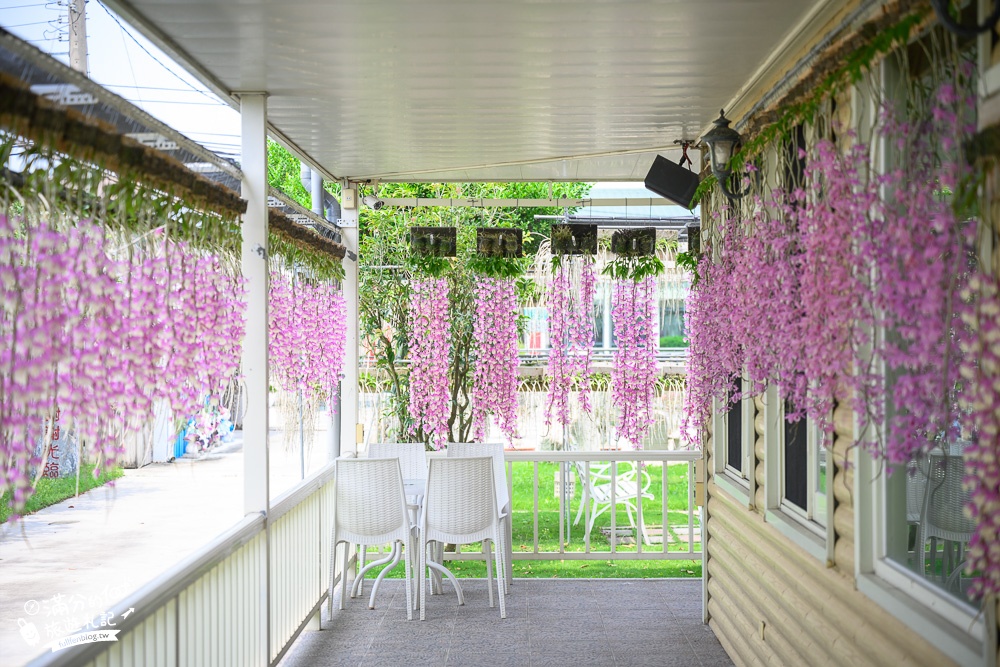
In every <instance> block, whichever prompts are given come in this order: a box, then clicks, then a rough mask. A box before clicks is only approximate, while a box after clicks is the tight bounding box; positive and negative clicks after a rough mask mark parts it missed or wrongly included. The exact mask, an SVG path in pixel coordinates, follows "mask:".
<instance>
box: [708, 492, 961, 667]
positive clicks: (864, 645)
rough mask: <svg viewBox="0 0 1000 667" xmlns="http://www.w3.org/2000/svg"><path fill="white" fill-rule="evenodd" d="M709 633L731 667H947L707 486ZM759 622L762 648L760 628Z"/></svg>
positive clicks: (838, 579)
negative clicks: (903, 666)
mask: <svg viewBox="0 0 1000 667" xmlns="http://www.w3.org/2000/svg"><path fill="white" fill-rule="evenodd" d="M708 494H709V500H708V505H707V508H706V515H707V521H706V529H707V534H708V536H709V537H708V540H707V542H706V571H705V579H706V585H707V587H708V616H709V626H710V627H711V628H712V630H713V631H714V632H715V634H716V636H718V637H719V640H720V641H721V642H722V644H723V646H724V647H725V648H726V650H727V652H728V653H729V655H730V657H731V658H732V659H733V661H734V662H735V663H736V664H737V665H823V664H831V665H893V666H895V665H928V666H931V665H934V666H935V667H940V666H942V665H952V664H954V662H952V661H951V660H950V659H949V658H948V657H947V656H945V655H944V654H942V653H941V652H940V651H938V650H937V649H935V648H934V647H933V646H931V645H930V644H929V643H928V642H927V641H926V640H924V639H923V638H922V637H920V636H919V635H918V634H916V633H914V632H913V631H911V630H910V629H909V628H907V627H906V626H905V625H903V624H902V623H901V622H899V621H897V620H896V619H895V618H893V617H891V616H890V615H889V614H887V613H886V612H885V611H883V610H882V608H881V607H879V606H878V605H877V604H875V603H874V602H872V601H871V600H869V599H868V598H867V597H865V596H864V595H863V594H861V593H859V592H858V591H856V590H855V589H854V585H853V578H852V577H848V576H846V575H845V574H843V573H842V572H840V571H839V569H835V568H827V567H826V565H825V563H822V562H820V561H819V560H817V559H816V558H814V557H812V556H810V555H809V554H808V553H807V552H806V551H805V550H803V549H802V548H800V547H798V546H797V545H795V544H794V543H792V542H791V541H790V540H789V539H787V538H786V537H784V536H783V535H782V534H781V533H780V532H778V530H777V529H776V528H775V527H774V526H771V525H769V524H767V523H765V521H764V518H763V516H761V515H760V514H758V513H757V512H755V511H752V510H749V509H747V508H746V507H744V506H743V505H742V503H741V502H739V501H737V500H735V499H733V498H732V497H730V496H729V495H728V494H726V493H725V492H724V491H723V490H721V489H720V488H719V487H718V486H717V485H716V484H715V483H714V476H713V479H712V481H710V482H709V485H708ZM761 621H763V622H764V633H763V636H764V638H763V639H761V634H760V623H761Z"/></svg>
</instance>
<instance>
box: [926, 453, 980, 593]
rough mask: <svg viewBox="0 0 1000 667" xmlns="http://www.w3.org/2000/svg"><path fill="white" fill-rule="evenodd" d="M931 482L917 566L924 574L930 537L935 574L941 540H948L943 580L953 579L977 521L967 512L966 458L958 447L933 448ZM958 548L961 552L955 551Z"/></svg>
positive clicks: (945, 549)
mask: <svg viewBox="0 0 1000 667" xmlns="http://www.w3.org/2000/svg"><path fill="white" fill-rule="evenodd" d="M928 460H929V463H928V464H927V465H928V469H927V481H926V487H925V491H924V503H923V511H922V512H921V517H920V528H919V537H918V539H917V567H918V570H917V571H918V572H919V573H920V574H921V575H922V576H927V575H926V570H925V569H924V567H925V564H926V558H927V550H926V545H927V541H928V540H930V543H931V549H930V557H931V573H932V574H933V572H934V569H935V567H936V562H937V551H938V549H937V540H938V538H940V539H942V540H944V553H943V554H942V563H941V565H942V569H941V579H942V580H943V581H945V582H949V583H950V582H951V581H952V575H953V574H956V573H958V574H960V571H959V568H960V566H961V564H962V562H963V560H964V556H963V552H964V550H965V548H966V545H967V544H968V543H969V540H971V539H972V535H973V533H974V532H975V530H976V522H975V521H974V520H973V519H970V518H969V517H967V516H966V515H965V506H966V504H967V503H968V502H969V492H968V491H966V490H965V489H964V488H963V486H962V480H963V478H964V477H965V459H964V457H963V456H962V455H961V454H960V453H958V450H956V451H955V452H954V453H950V454H945V453H944V452H940V451H932V452H931V453H930V455H929V457H928ZM956 547H957V552H958V553H957V554H956V553H955V550H956Z"/></svg>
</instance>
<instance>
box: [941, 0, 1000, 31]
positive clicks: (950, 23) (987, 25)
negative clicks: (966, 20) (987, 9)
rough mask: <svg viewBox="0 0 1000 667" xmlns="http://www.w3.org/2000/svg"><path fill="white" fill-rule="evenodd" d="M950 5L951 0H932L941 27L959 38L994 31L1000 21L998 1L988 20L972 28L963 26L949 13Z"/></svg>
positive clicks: (999, 3)
mask: <svg viewBox="0 0 1000 667" xmlns="http://www.w3.org/2000/svg"><path fill="white" fill-rule="evenodd" d="M950 4H951V2H950V0H931V6H932V7H933V8H934V13H935V14H937V17H938V21H940V22H941V25H943V26H944V27H945V28H947V29H948V30H950V31H951V32H953V33H955V34H956V35H958V36H959V37H966V38H971V37H975V36H976V35H978V34H979V33H982V32H986V31H987V30H990V29H992V28H993V26H995V25H996V24H997V21H1000V2H998V1H996V0H995V1H994V3H993V11H992V12H991V13H990V15H989V16H987V17H986V20H985V21H983V22H982V23H979V24H975V25H972V26H966V25H962V24H961V23H958V22H957V21H956V20H955V19H953V18H952V16H951V13H950V12H949V11H948V6H949V5H950Z"/></svg>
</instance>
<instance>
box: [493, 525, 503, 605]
mask: <svg viewBox="0 0 1000 667" xmlns="http://www.w3.org/2000/svg"><path fill="white" fill-rule="evenodd" d="M502 531H503V528H502V527H501V526H497V531H496V532H497V536H498V537H499V538H500V542H501V546H500V548H499V549H497V553H496V561H497V577H498V580H497V593H498V594H499V596H500V618H507V602H506V598H505V595H504V589H505V588H506V587H507V583H506V579H507V577H506V574H505V569H504V564H503V562H502V553H503V534H502ZM490 592H491V593H492V592H493V581H492V580H490ZM490 606H491V607H492V606H493V605H490Z"/></svg>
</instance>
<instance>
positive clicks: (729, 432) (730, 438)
mask: <svg viewBox="0 0 1000 667" xmlns="http://www.w3.org/2000/svg"><path fill="white" fill-rule="evenodd" d="M733 384H734V386H735V388H736V390H735V392H734V393H733V394H731V395H730V397H729V412H728V413H727V414H726V465H728V466H729V467H730V468H733V469H735V470H739V471H740V473H741V474H743V473H744V472H745V471H744V470H743V401H740V400H737V401H735V402H733V400H732V398H733V396H738V395H739V394H740V393H741V392H742V391H743V380H742V378H736V379H735V380H734V382H733Z"/></svg>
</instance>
